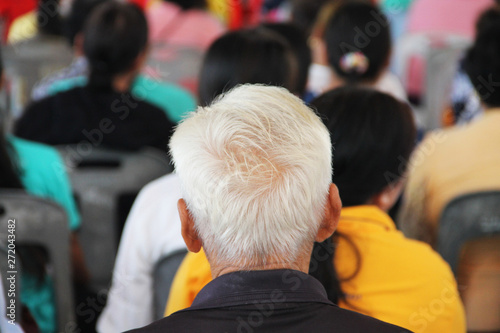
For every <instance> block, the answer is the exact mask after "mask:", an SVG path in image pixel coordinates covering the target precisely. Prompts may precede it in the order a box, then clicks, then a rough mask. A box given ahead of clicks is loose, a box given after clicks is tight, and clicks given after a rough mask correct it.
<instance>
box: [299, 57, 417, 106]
mask: <svg viewBox="0 0 500 333" xmlns="http://www.w3.org/2000/svg"><path fill="white" fill-rule="evenodd" d="M332 75H333V72H332V69H331V68H330V67H329V66H325V65H320V64H311V66H310V67H309V77H308V83H307V85H308V90H309V91H310V92H312V93H313V94H314V95H316V96H319V95H321V94H323V93H324V92H326V91H327V90H329V89H330V87H331V86H332ZM372 88H373V89H375V90H378V91H380V92H383V93H386V94H388V95H391V96H393V97H394V98H396V99H398V100H400V101H403V102H408V98H407V96H406V91H405V89H404V87H403V84H402V83H401V81H400V80H399V79H398V77H397V76H396V75H394V74H392V73H391V72H389V71H385V72H384V73H383V74H382V75H381V76H380V77H379V79H378V80H377V82H375V84H373V85H372Z"/></svg>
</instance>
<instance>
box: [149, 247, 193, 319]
mask: <svg viewBox="0 0 500 333" xmlns="http://www.w3.org/2000/svg"><path fill="white" fill-rule="evenodd" d="M186 253H187V250H185V249H182V250H178V251H175V252H174V253H171V254H169V255H167V256H165V257H163V258H161V259H160V260H158V262H157V263H156V265H155V268H154V272H153V290H154V297H153V302H154V304H153V309H154V320H158V319H161V318H163V317H164V313H165V306H166V305H167V300H168V295H169V294H170V287H171V286H172V282H173V281H174V277H175V273H176V272H177V269H178V268H179V266H180V265H181V263H182V260H183V259H184V257H185V256H186Z"/></svg>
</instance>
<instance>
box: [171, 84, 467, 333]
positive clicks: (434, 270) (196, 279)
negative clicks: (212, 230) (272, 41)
mask: <svg viewBox="0 0 500 333" xmlns="http://www.w3.org/2000/svg"><path fill="white" fill-rule="evenodd" d="M312 104H313V106H314V107H315V108H316V109H317V110H318V112H319V114H320V116H321V118H322V119H324V120H325V124H326V126H327V127H328V129H329V130H330V134H331V137H332V142H334V143H335V146H334V147H335V149H334V153H335V154H334V155H335V156H334V158H333V168H334V170H335V173H334V176H333V180H334V181H335V184H338V186H339V193H340V197H341V199H342V202H343V205H344V208H342V211H341V214H340V222H339V225H338V228H337V232H336V233H335V235H334V237H333V242H334V243H335V247H331V245H332V239H329V240H328V242H327V244H321V245H319V244H317V245H316V248H315V249H314V251H313V257H312V260H313V262H312V263H311V270H310V274H311V275H313V276H315V277H317V278H318V279H319V280H320V281H321V282H322V283H323V285H324V286H325V288H326V290H327V293H328V296H329V299H330V300H331V301H333V302H334V303H336V304H338V305H339V306H340V307H342V308H346V309H349V310H352V311H357V312H361V313H363V314H366V315H370V316H373V317H375V318H377V319H381V320H384V321H387V322H389V323H392V324H396V325H400V326H402V327H405V328H408V329H410V330H414V331H415V332H436V333H437V332H464V331H465V320H464V312H463V307H462V304H461V301H460V299H459V295H458V291H457V286H456V282H455V279H454V277H453V274H452V273H451V270H450V269H449V267H448V265H447V264H446V263H445V262H444V261H443V260H442V259H441V258H440V257H439V255H438V254H437V253H435V252H434V251H433V250H432V249H431V248H430V247H429V246H428V245H426V244H423V243H419V242H415V241H411V240H408V239H406V238H404V237H403V235H402V234H401V233H400V232H399V231H397V230H396V226H395V224H394V222H393V221H392V220H391V218H390V217H389V216H388V215H387V211H388V210H389V209H390V208H391V207H392V205H393V204H394V202H395V201H396V199H397V198H398V197H399V193H400V191H401V188H402V179H401V176H402V174H403V173H404V171H405V170H404V168H401V167H400V161H399V159H398V157H402V158H408V157H409V155H410V153H411V151H412V149H413V147H414V143H415V135H416V133H415V131H416V130H415V125H414V122H413V118H412V115H411V111H410V109H409V107H408V106H407V105H406V104H402V103H401V102H398V101H396V100H395V99H394V98H392V97H390V96H388V95H386V94H382V93H379V92H376V91H374V90H365V89H359V88H349V87H344V88H338V89H337V90H334V91H331V92H327V93H325V94H324V95H322V96H320V97H318V98H317V99H316V100H314V101H313V103H312ZM360 119H364V121H363V122H360V121H359V120H360ZM389 128H390V129H391V130H390V131H389V130H388V129H389ZM321 248H326V249H328V250H330V251H328V252H327V253H326V254H323V253H322V252H321ZM332 249H336V250H335V251H333V250H332ZM314 253H319V254H318V255H317V256H315V255H314ZM318 258H319V260H318ZM335 272H336V273H337V274H338V277H337V275H336V274H334V273H335ZM210 280H211V276H210V270H209V266H208V263H207V260H206V259H205V256H204V255H203V254H199V253H197V254H192V253H189V254H188V255H187V256H186V258H185V259H184V261H183V263H182V264H181V266H180V268H179V270H178V272H177V274H176V277H175V279H174V282H173V285H172V288H171V291H170V297H169V300H168V305H167V312H166V314H167V315H168V314H170V313H172V312H175V311H177V310H181V309H183V308H185V307H187V306H189V305H190V304H191V302H192V301H193V299H194V297H195V296H196V294H197V293H198V291H199V290H200V289H201V288H202V287H203V286H204V285H205V284H206V283H208V282H209V281H210ZM434 299H438V300H440V299H443V300H444V301H443V309H442V311H440V312H439V313H435V314H433V316H432V318H433V320H432V321H429V320H427V319H426V317H425V316H426V315H427V312H426V311H431V313H434V312H433V311H434V310H432V308H430V306H431V304H433V300H434ZM440 304H441V303H440Z"/></svg>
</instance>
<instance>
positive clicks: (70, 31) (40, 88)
mask: <svg viewBox="0 0 500 333" xmlns="http://www.w3.org/2000/svg"><path fill="white" fill-rule="evenodd" d="M105 1H108V0H74V1H73V3H72V4H71V10H70V12H69V14H68V17H66V19H65V20H64V24H63V31H64V35H65V37H66V40H67V41H68V43H69V45H70V46H71V47H72V48H73V55H74V59H73V62H72V63H71V64H70V65H69V66H68V67H65V68H63V69H62V70H60V71H58V72H55V73H54V74H51V75H49V76H46V77H44V78H43V79H42V80H41V81H39V82H37V83H36V84H35V86H34V87H33V90H32V91H31V100H32V101H38V100H41V99H43V98H45V97H47V96H49V94H50V93H49V91H50V89H51V87H52V85H53V84H54V83H55V82H57V81H60V80H64V79H68V78H74V77H78V76H82V75H86V74H87V70H88V64H87V61H86V59H85V56H84V55H83V46H82V43H83V38H82V35H81V33H82V30H83V26H84V24H85V20H86V19H87V18H88V17H89V16H90V13H92V10H94V9H95V8H96V7H97V6H99V5H100V4H102V3H104V2H105Z"/></svg>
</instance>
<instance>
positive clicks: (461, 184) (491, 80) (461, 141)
mask: <svg viewBox="0 0 500 333" xmlns="http://www.w3.org/2000/svg"><path fill="white" fill-rule="evenodd" d="M477 27H478V29H477V34H476V38H475V42H474V44H473V45H472V47H471V48H470V49H469V50H468V51H467V52H466V55H465V59H464V61H463V67H464V70H465V72H466V73H467V75H468V76H469V79H470V81H471V83H472V85H473V86H474V89H475V90H476V93H477V95H478V96H479V99H480V100H481V103H482V105H483V107H484V109H485V111H484V113H483V115H482V116H481V117H480V118H478V119H477V120H475V121H473V122H471V123H468V124H466V125H463V126H457V127H451V128H447V129H444V130H439V131H436V132H433V133H430V134H428V135H427V136H426V137H425V138H424V140H423V142H422V143H421V144H420V147H419V149H418V150H417V151H416V152H415V154H414V156H413V157H412V159H411V160H410V162H409V165H410V171H409V178H408V184H407V186H406V189H405V193H404V201H403V206H402V210H401V216H400V222H399V224H400V226H401V229H402V230H403V232H404V233H405V234H406V235H407V236H408V237H411V238H415V239H418V240H422V241H424V242H427V243H429V244H431V245H432V246H433V247H434V246H436V245H437V244H436V241H437V231H438V228H439V218H440V215H441V213H442V211H443V209H444V207H445V206H446V205H447V204H448V203H449V202H450V201H451V200H453V199H454V198H456V197H457V196H460V195H463V194H467V193H472V192H479V191H487V190H499V189H500V177H499V175H498V166H499V165H500V151H499V150H498V149H497V147H496V145H495V144H494V143H496V142H499V140H500V135H499V134H500V132H499V131H498V128H499V126H500V112H499V110H500V58H499V57H498V55H499V54H500V39H499V38H498V36H499V35H500V7H498V6H495V7H493V8H490V9H488V10H487V11H485V12H484V13H483V14H482V15H481V17H480V18H479V21H478V24H477Z"/></svg>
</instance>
